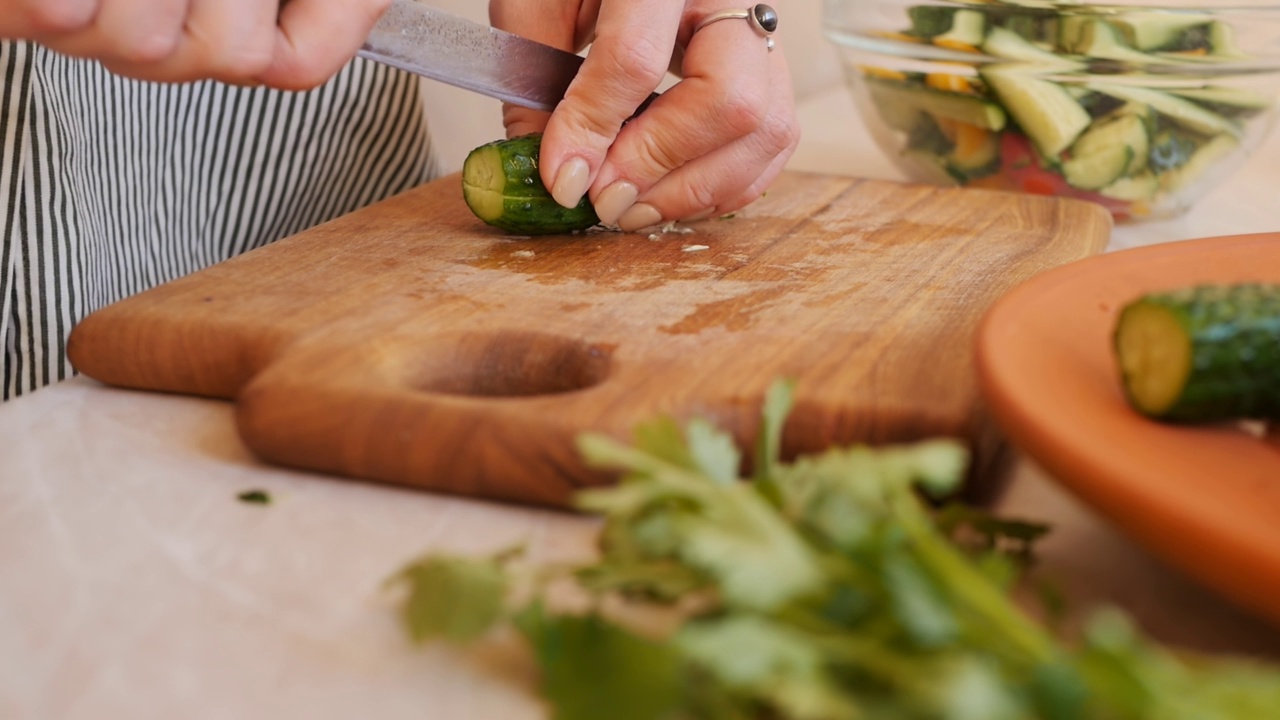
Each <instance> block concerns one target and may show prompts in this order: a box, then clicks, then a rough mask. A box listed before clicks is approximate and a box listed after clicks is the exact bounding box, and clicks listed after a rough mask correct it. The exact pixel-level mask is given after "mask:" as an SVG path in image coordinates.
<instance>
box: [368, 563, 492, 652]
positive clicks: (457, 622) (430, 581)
mask: <svg viewBox="0 0 1280 720" xmlns="http://www.w3.org/2000/svg"><path fill="white" fill-rule="evenodd" d="M392 581H393V582H399V583H403V584H405V585H408V589H409V592H408V595H407V597H406V598H405V601H404V604H403V605H402V607H401V619H402V620H403V622H404V624H405V627H406V629H407V630H408V631H409V636H410V637H412V638H413V639H414V640H415V641H417V642H423V641H426V640H435V639H440V640H449V641H453V642H458V643H465V642H468V641H471V640H475V639H476V638H478V637H480V636H481V635H484V634H485V633H486V632H488V631H489V629H490V628H491V627H493V625H494V624H495V623H496V622H497V621H498V620H499V619H500V618H501V617H502V614H503V609H504V600H505V597H506V590H507V580H506V576H505V575H504V574H503V569H502V566H501V564H500V563H499V562H498V561H497V560H472V559H468V558H454V557H443V556H441V557H430V558H426V559H423V560H420V561H418V562H416V563H414V564H412V565H410V566H408V567H406V568H405V569H404V570H402V571H400V573H399V574H398V575H397V576H396V577H394V578H392Z"/></svg>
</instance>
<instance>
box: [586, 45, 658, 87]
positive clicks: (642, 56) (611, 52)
mask: <svg viewBox="0 0 1280 720" xmlns="http://www.w3.org/2000/svg"><path fill="white" fill-rule="evenodd" d="M602 54H603V55H604V56H605V57H604V59H605V60H606V61H607V62H608V64H609V69H610V70H612V71H613V72H612V73H611V74H612V75H614V76H616V77H620V78H622V79H623V82H625V83H626V84H627V85H629V86H633V87H637V88H643V89H644V91H645V92H648V91H650V90H652V89H653V88H655V87H657V86H658V83H660V82H662V78H663V77H664V76H665V75H666V73H667V60H666V59H665V58H666V55H667V53H665V51H663V50H662V48H660V47H658V45H657V43H655V42H654V41H653V40H651V39H649V38H647V37H645V36H642V35H640V36H634V37H632V38H629V39H628V41H627V42H614V43H610V44H608V45H606V46H605V48H604V53H602Z"/></svg>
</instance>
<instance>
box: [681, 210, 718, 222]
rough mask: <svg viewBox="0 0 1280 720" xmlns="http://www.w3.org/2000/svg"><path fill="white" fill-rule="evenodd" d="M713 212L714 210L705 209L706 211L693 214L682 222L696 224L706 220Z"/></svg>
mask: <svg viewBox="0 0 1280 720" xmlns="http://www.w3.org/2000/svg"><path fill="white" fill-rule="evenodd" d="M713 212H715V208H707V209H706V210H703V211H702V212H700V213H695V214H693V215H690V216H689V217H687V218H685V219H684V222H698V221H699V220H706V219H707V218H709V217H711V213H713Z"/></svg>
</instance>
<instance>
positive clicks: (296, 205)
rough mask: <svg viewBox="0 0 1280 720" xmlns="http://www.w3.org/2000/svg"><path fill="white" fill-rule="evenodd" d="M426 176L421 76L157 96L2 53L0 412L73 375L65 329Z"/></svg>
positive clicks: (178, 90)
mask: <svg viewBox="0 0 1280 720" xmlns="http://www.w3.org/2000/svg"><path fill="white" fill-rule="evenodd" d="M434 174H435V166H434V162H433V160H432V157H431V154H430V145H429V143H428V141H427V128H426V121H425V118H424V115H423V109H422V98H421V95H420V94H419V85H418V80H417V79H416V78H414V77H413V76H410V75H407V74H405V73H402V72H399V71H395V70H391V69H389V68H387V67H385V66H382V65H379V64H376V63H369V62H366V61H363V60H355V61H353V62H352V63H351V64H349V65H348V66H347V67H346V68H344V69H343V71H342V72H341V73H339V74H338V75H337V76H336V77H335V78H333V79H332V80H331V81H330V82H329V83H327V84H326V85H324V86H322V87H320V88H317V89H315V90H313V91H309V92H302V93H295V92H281V91H275V90H269V89H266V88H237V87H231V86H227V85H223V84H220V83H214V82H199V83H190V84H183V85H164V84H156V83H146V82H140V81H136V80H128V79H124V78H120V77H117V76H114V75H111V74H110V73H107V72H106V71H105V70H103V69H102V67H101V66H100V65H99V64H97V63H96V62H91V61H86V60H78V59H72V58H67V57H63V56H60V55H57V54H55V53H52V52H49V51H48V50H47V49H45V48H43V47H40V46H38V45H34V44H30V43H24V42H9V41H0V341H2V342H3V347H2V348H0V353H2V355H0V361H2V365H0V370H2V371H3V372H0V382H2V383H3V385H2V386H0V399H3V400H8V399H10V398H12V397H15V396H17V395H20V394H23V393H27V392H30V391H32V390H35V389H37V388H40V387H43V386H45V385H48V384H50V383H52V382H56V381H58V380H62V379H65V378H67V377H69V376H70V375H72V374H73V370H72V368H71V367H70V366H69V365H68V363H67V359H66V352H65V350H66V338H67V334H68V333H69V332H70V330H71V328H72V326H73V325H74V324H75V323H76V322H77V321H79V320H80V319H81V318H83V317H84V316H85V315H86V314H88V313H90V312H92V311H93V310H95V309H97V308H99V307H102V306H103V305H107V304H109V303H112V302H114V301H116V300H119V299H121V298H124V297H126V296H128V295H132V294H135V293H138V292H141V291H143V290H146V289H147V288H150V287H152V286H154V285H157V284H160V283H163V282H166V281H168V280H171V279H173V278H176V277H179V276H182V275H185V274H188V273H191V272H193V271H195V270H199V269H200V268H203V267H205V266H208V265H211V264H214V263H217V262H220V261H222V260H226V259H228V258H230V257H232V256H234V255H237V254H239V253H242V252H245V251H247V250H251V249H253V248H255V247H259V246H261V245H264V244H266V243H269V242H272V241H274V240H277V239H280V238H283V237H286V236H289V235H292V234H295V233H297V232H300V231H302V230H304V229H306V228H308V227H311V226H314V225H317V224H319V223H321V222H324V221H326V220H329V219H331V218H334V217H337V216H339V215H342V214H345V213H348V212H351V211H353V210H356V209H358V208H360V207H363V206H365V205H368V204H370V203H372V202H374V201H376V200H380V199H382V198H385V197H388V196H390V195H394V194H396V193H398V192H401V191H403V190H407V189H409V188H411V187H414V186H416V185H419V184H421V183H423V182H425V181H427V180H429V179H430V178H431V176H432V175H434Z"/></svg>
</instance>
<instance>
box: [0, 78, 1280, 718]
mask: <svg viewBox="0 0 1280 720" xmlns="http://www.w3.org/2000/svg"><path fill="white" fill-rule="evenodd" d="M801 117H802V124H803V128H804V133H805V136H804V141H803V143H802V145H801V148H800V151H799V152H798V153H797V155H796V157H795V159H794V160H793V162H792V164H791V167H792V168H794V169H799V170H811V171H818V172H829V173H846V174H851V175H858V176H863V177H874V178H888V179H898V178H900V176H899V175H898V174H897V173H896V171H894V170H893V169H892V168H891V167H890V166H889V165H888V163H887V161H886V159H885V158H884V156H883V155H881V154H880V153H879V151H878V150H876V149H875V148H874V147H873V146H872V144H871V140H870V138H869V137H868V136H867V135H866V133H865V131H864V130H863V129H862V128H861V126H860V125H859V123H858V122H857V120H856V119H855V118H854V115H853V112H852V107H851V104H850V103H849V101H848V99H847V96H846V95H845V93H844V92H843V91H842V90H840V89H838V88H837V89H833V90H832V91H830V92H827V93H823V94H820V95H817V96H815V97H813V98H811V99H810V100H808V101H807V102H805V103H804V104H803V105H802V107H801ZM1278 182H1280V135H1277V136H1276V137H1273V138H1272V141H1271V142H1270V143H1269V144H1268V145H1267V146H1266V147H1265V148H1263V149H1262V150H1261V151H1260V152H1258V153H1257V154H1256V155H1255V157H1254V158H1253V159H1252V160H1251V161H1250V163H1249V164H1248V165H1247V166H1246V167H1245V168H1244V169H1243V170H1241V171H1240V172H1239V173H1238V174H1237V175H1236V176H1235V177H1234V178H1233V179H1232V181H1231V182H1230V183H1229V184H1228V185H1226V186H1224V187H1222V188H1220V189H1219V190H1217V191H1216V192H1214V193H1213V194H1212V195H1211V196H1210V197H1208V198H1206V199H1205V200H1203V201H1202V202H1201V203H1200V204H1199V205H1198V206H1197V207H1196V208H1195V209H1193V210H1192V211H1191V212H1190V213H1188V214H1187V215H1185V216H1183V217H1180V218H1177V219H1175V220H1171V221H1166V222H1160V223H1151V224H1147V225H1138V226H1123V227H1119V228H1117V229H1116V231H1115V234H1114V238H1113V243H1112V248H1113V249H1119V248H1126V247H1132V246H1135V245H1141V244H1148V243H1152V242H1161V241H1172V240H1180V239H1188V238H1194V237H1203V236H1210V235H1226V234H1236V233H1243V232H1259V231H1269V230H1276V229H1280V221H1276V220H1275V203H1276V201H1277V199H1278V196H1277V191H1276V187H1277V183H1278ZM250 489H263V490H266V491H268V492H269V493H270V494H271V495H272V496H273V498H274V502H273V503H272V504H271V505H269V506H258V505H250V504H245V503H242V502H239V501H238V500H237V499H236V496H237V494H238V493H240V492H242V491H245V490H250ZM999 509H1000V510H1001V511H1002V512H1005V513H1008V514H1011V515H1018V516H1023V517H1028V518H1032V519H1037V520H1044V521H1047V522H1049V523H1051V524H1052V525H1053V526H1054V531H1053V533H1052V534H1051V535H1050V536H1049V538H1048V539H1047V540H1046V541H1045V542H1044V544H1043V545H1042V570H1043V572H1045V573H1046V574H1047V575H1048V576H1050V577H1053V578H1054V579H1055V580H1056V581H1058V582H1059V583H1060V584H1061V585H1062V586H1063V588H1064V589H1065V591H1066V594H1067V596H1068V597H1069V598H1070V599H1071V601H1072V603H1073V606H1074V607H1076V608H1087V607H1088V606H1089V605H1091V604H1092V603H1094V602H1110V603H1116V604H1118V605H1120V606H1121V607H1124V608H1126V609H1129V610H1130V611H1131V612H1133V613H1134V614H1135V615H1136V616H1137V618H1138V620H1139V622H1140V623H1141V624H1142V626H1143V627H1144V628H1145V629H1146V630H1147V631H1148V632H1150V633H1151V634H1153V635H1155V636H1156V637H1158V638H1161V639H1164V640H1166V641H1169V642H1173V643H1178V644H1182V645H1186V646H1189V647H1196V648H1201V649H1207V650H1215V651H1232V652H1247V653H1256V654H1260V655H1264V656H1267V657H1272V658H1275V659H1277V660H1280V629H1277V628H1273V627H1270V626H1268V625H1266V624H1264V623H1262V622H1260V621H1258V620H1256V619H1253V618H1251V617H1248V616H1246V615H1244V614H1243V613H1241V612H1238V611H1237V610H1235V609H1234V608H1232V607H1231V606H1229V605H1227V604H1226V603H1224V602H1222V601H1220V600H1219V599H1217V598H1216V597H1215V596H1213V595H1212V594H1210V593H1209V592H1207V591H1205V590H1203V589H1201V588H1199V587H1198V586H1196V585H1195V584H1193V583H1192V582H1190V581H1189V580H1187V579H1186V578H1184V577H1183V576H1182V575H1180V574H1179V573H1177V572H1175V571H1172V570H1170V569H1168V568H1167V567H1165V566H1164V565H1163V564H1162V563H1161V562H1159V561H1157V560H1155V559H1153V558H1152V557H1151V556H1149V555H1148V554H1146V553H1145V552H1144V551H1142V550H1141V549H1140V548H1137V547H1135V546H1134V545H1133V544H1132V543H1130V542H1128V541H1127V540H1126V539H1124V538H1123V537H1122V536H1121V535H1119V534H1118V533H1117V532H1116V531H1115V530H1114V529H1113V528H1112V527H1110V526H1109V525H1107V524H1106V523H1105V522H1104V521H1103V520H1102V519H1100V518H1099V517H1098V516H1097V515H1095V514H1093V513H1092V512H1091V511H1089V510H1088V509H1086V508H1083V507H1082V506H1080V505H1079V504H1078V503H1076V502H1074V501H1073V500H1072V499H1071V498H1069V497H1068V496H1066V495H1065V494H1063V493H1062V492H1061V491H1060V490H1058V489H1057V488H1056V486H1055V485H1054V484H1053V483H1052V482H1051V481H1050V480H1049V479H1048V478H1046V477H1045V476H1044V475H1043V473H1041V472H1040V471H1039V470H1038V469H1037V468H1036V467H1035V466H1034V465H1033V464H1032V463H1030V462H1028V461H1026V460H1022V461H1020V462H1019V464H1018V466H1017V468H1016V470H1015V473H1014V477H1013V482H1012V485H1011V487H1010V490H1009V491H1008V493H1007V495H1006V496H1005V497H1004V499H1003V500H1002V502H1001V505H1000V507H999ZM593 527H594V523H593V522H592V521H591V520H589V519H586V518H581V517H575V516H570V515H567V514H561V513H555V512H548V511H543V510H530V509H526V508H519V507H513V506H505V505H497V504H492V503H485V502H478V501H469V500H464V499H460V498H450V497H442V496H436V495H431V494H428V493H424V492H417V491H411V490H404V489H398V488H389V487H383V486H375V485H369V484H362V483H356V482H349V481H345V480H341V479H336V478H332V477H320V476H315V475H309V474H306V473H299V472H294V471H289V470H282V469H277V468H271V467H266V466H264V465H262V464H260V463H259V462H257V461H256V460H255V459H254V458H252V457H251V456H250V455H249V454H248V452H247V451H246V450H245V449H244V447H243V446H242V445H241V444H240V442H239V440H238V439H237V437H236V435H235V430H234V426H233V423H232V414H231V408H230V406H229V405H228V404H225V403H221V402H214V401H207V400H199V399H192V398H185V397H176V396H165V395H156V394H147V393H137V392H126V391H120V390H114V389H110V388H105V387H102V386H100V385H98V384H97V383H94V382H93V381H90V380H87V379H76V380H73V381H69V382H66V383H63V384H61V385H58V386H55V387H52V388H48V389H45V390H42V391H39V392H37V393H35V394H33V395H31V396H28V397H24V398H20V399H18V400H15V401H13V402H10V403H8V404H6V405H3V406H0V718H6V719H8V720H20V719H21V720H27V719H32V720H35V719H39V720H49V719H55V718H56V719H58V720H62V719H64V718H65V719H71V718H86V719H88V718H92V719H93V720H112V719H115V718H122V719H123V718H128V719H130V720H141V719H145V718H177V717H182V718H237V719H239V720H248V719H251V718H281V717H305V718H309V719H316V720H320V719H326V718H335V719H336V718H351V717H377V718H380V719H383V720H393V719H395V718H437V717H439V718H503V719H504V720H507V719H510V720H517V719H519V718H540V717H543V716H544V714H543V712H542V709H541V708H540V706H539V704H538V703H537V701H536V699H535V698H534V697H533V696H532V695H531V694H530V693H529V691H528V665H527V664H526V663H523V662H522V661H521V658H520V657H519V656H518V654H512V655H506V654H501V653H499V654H496V655H495V654H492V653H490V654H487V655H484V656H480V657H477V656H464V655H462V654H460V653H454V652H450V651H448V650H445V649H443V648H432V649H419V648H414V647H411V646H410V645H409V643H408V642H407V641H406V639H405V636H404V635H403V633H402V632H401V630H400V628H399V626H398V625H397V622H396V619H395V616H394V613H393V612H392V609H391V605H390V603H389V601H388V598H387V597H386V596H385V595H384V594H383V592H382V591H381V589H380V584H381V583H382V581H383V580H384V579H385V578H386V577H387V576H388V575H390V574H392V573H393V572H394V571H396V570H397V569H398V568H399V567H400V566H401V565H402V564H403V563H404V562H406V561H408V560H409V559H411V558H412V557H414V556H416V555H419V554H421V553H423V552H425V551H428V550H450V551H459V552H484V551H489V550H497V549H500V548H505V547H509V546H510V545H512V544H513V543H515V542H524V543H527V545H528V547H529V549H530V553H531V555H532V556H533V557H534V558H535V559H539V558H541V559H561V560H563V559H569V558H574V557H582V556H584V555H585V554H586V553H587V552H588V548H589V544H590V541H591V531H592V529H593Z"/></svg>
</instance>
